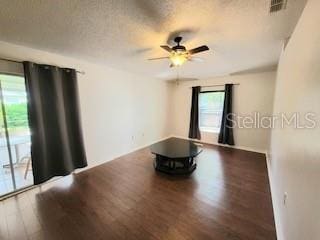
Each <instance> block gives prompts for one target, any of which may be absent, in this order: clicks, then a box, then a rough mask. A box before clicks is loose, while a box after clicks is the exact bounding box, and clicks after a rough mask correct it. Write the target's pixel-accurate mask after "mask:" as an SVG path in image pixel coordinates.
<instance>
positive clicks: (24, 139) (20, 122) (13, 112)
mask: <svg viewBox="0 0 320 240" xmlns="http://www.w3.org/2000/svg"><path fill="white" fill-rule="evenodd" d="M0 84H1V89H0V90H1V93H2V98H1V100H2V104H1V107H2V112H1V116H0V118H2V119H3V120H2V122H3V125H4V127H3V128H2V130H1V131H2V132H4V136H2V135H1V136H0V137H1V139H0V142H3V143H5V144H2V145H5V146H6V150H5V148H4V147H3V148H1V151H3V152H4V153H3V154H4V155H5V156H8V159H6V158H5V157H2V156H0V157H1V158H2V159H3V160H2V161H3V162H4V163H2V164H1V166H0V168H2V171H3V169H4V171H3V172H4V174H3V175H4V176H3V177H4V178H5V179H6V180H5V181H6V184H7V186H9V187H8V189H9V190H11V191H16V190H19V189H21V188H24V187H27V186H30V185H32V184H33V176H32V168H31V154H30V147H31V139H30V130H29V124H28V113H27V95H26V88H25V79H24V77H22V76H16V75H7V74H0ZM8 145H9V146H10V147H9V148H8ZM5 152H7V154H5ZM10 177H11V178H10ZM12 189H13V190H12ZM0 194H1V193H0Z"/></svg>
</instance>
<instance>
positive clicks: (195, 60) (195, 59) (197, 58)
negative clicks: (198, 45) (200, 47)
mask: <svg viewBox="0 0 320 240" xmlns="http://www.w3.org/2000/svg"><path fill="white" fill-rule="evenodd" d="M188 60H189V61H191V62H203V61H204V60H203V58H199V57H191V58H189V59H188Z"/></svg>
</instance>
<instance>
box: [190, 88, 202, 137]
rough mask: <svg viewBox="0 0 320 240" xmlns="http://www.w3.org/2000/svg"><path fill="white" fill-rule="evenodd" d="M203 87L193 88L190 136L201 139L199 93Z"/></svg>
mask: <svg viewBox="0 0 320 240" xmlns="http://www.w3.org/2000/svg"><path fill="white" fill-rule="evenodd" d="M200 90H201V88H200V87H199V86H197V87H193V88H192V101H191V114H190V127H189V138H195V139H201V135H200V129H199V94H200Z"/></svg>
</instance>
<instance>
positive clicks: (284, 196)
mask: <svg viewBox="0 0 320 240" xmlns="http://www.w3.org/2000/svg"><path fill="white" fill-rule="evenodd" d="M287 200H288V193H287V192H284V194H283V205H284V206H285V205H286V204H287Z"/></svg>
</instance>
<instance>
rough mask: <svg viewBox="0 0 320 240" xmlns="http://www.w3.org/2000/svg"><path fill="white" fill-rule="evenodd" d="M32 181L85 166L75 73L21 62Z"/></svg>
mask: <svg viewBox="0 0 320 240" xmlns="http://www.w3.org/2000/svg"><path fill="white" fill-rule="evenodd" d="M23 65H24V72H25V79H26V88H27V94H28V115H29V124H30V130H31V142H32V145H31V156H32V169H33V176H34V183H35V184H39V183H42V182H45V181H47V180H48V179H50V178H52V177H54V176H65V175H68V174H70V173H71V172H72V171H73V170H74V169H76V168H82V167H85V166H87V160H86V154H85V150H84V143H83V137H82V130H81V124H80V109H79V103H78V85H77V73H76V71H75V70H74V69H65V68H58V67H55V66H49V65H40V64H35V63H31V62H24V63H23Z"/></svg>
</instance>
